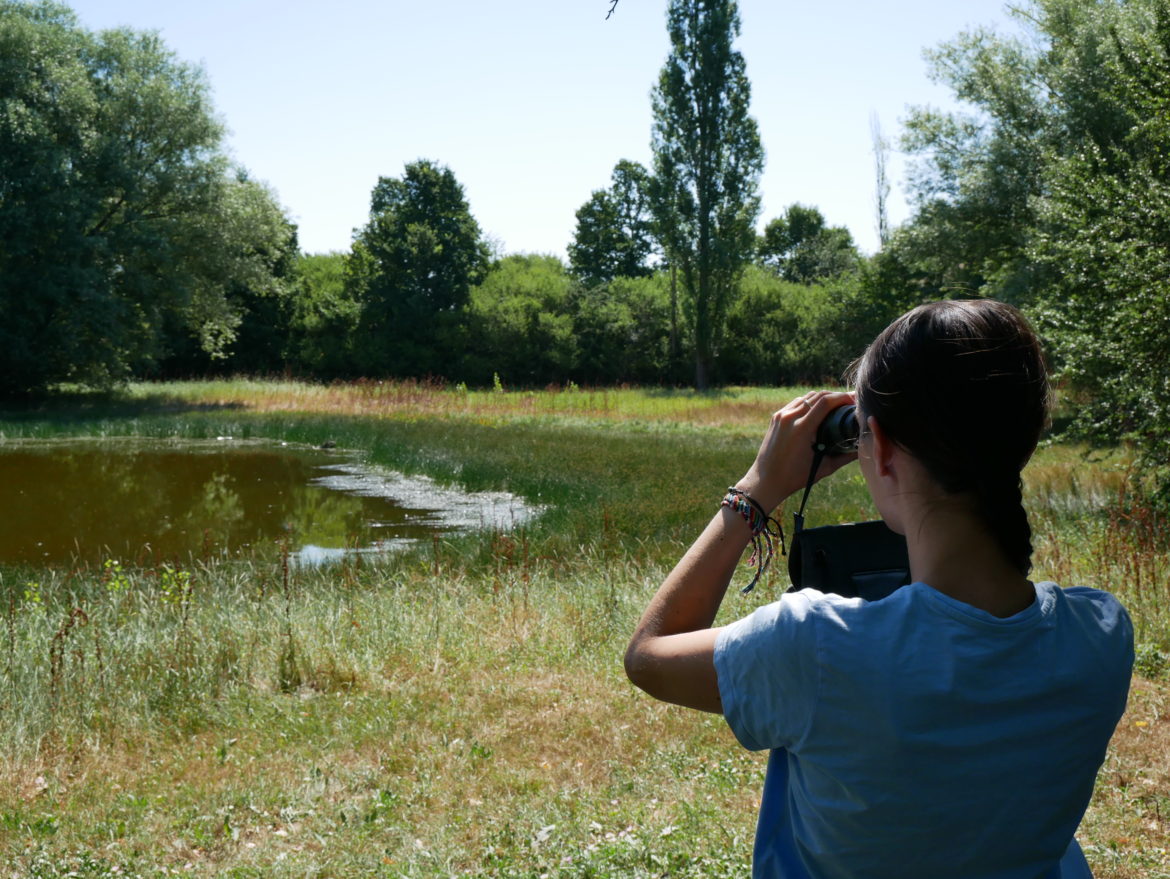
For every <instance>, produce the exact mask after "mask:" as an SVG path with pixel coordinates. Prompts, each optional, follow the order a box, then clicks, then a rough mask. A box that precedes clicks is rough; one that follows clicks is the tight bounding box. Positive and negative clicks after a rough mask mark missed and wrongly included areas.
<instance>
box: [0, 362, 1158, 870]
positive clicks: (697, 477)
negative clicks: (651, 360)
mask: <svg viewBox="0 0 1170 879" xmlns="http://www.w3.org/2000/svg"><path fill="white" fill-rule="evenodd" d="M396 394H397V395H400V396H399V398H398V399H397V401H396V402H392V398H394V395H396ZM410 394H417V395H418V399H417V400H415V401H414V402H411V401H410V399H409V395H410ZM461 394H463V392H462V391H460V390H458V389H447V388H430V387H426V386H412V385H399V386H391V387H390V388H389V389H388V390H381V391H379V390H374V389H371V388H367V387H364V386H360V385H359V386H354V387H351V386H305V385H285V384H275V385H270V384H255V385H248V384H243V383H227V384H194V385H187V386H174V385H171V386H160V387H153V386H152V387H149V388H147V387H144V386H140V387H135V388H133V389H132V392H131V394H130V395H128V396H126V397H120V398H117V399H106V400H105V401H103V402H101V403H99V404H93V403H92V401H89V402H87V401H86V400H76V401H73V403H72V404H71V405H68V406H64V405H62V406H59V407H57V408H55V409H49V410H41V411H31V412H30V411H25V412H20V413H10V415H9V417H8V418H6V419H3V420H0V432H2V433H3V435H4V436H5V437H9V438H11V437H14V436H27V437H44V436H51V435H103V436H119V435H129V434H137V435H149V436H189V437H206V436H216V435H232V436H238V437H251V436H268V437H272V438H279V439H283V440H287V441H292V442H306V443H314V444H319V443H321V442H323V441H325V440H333V441H335V442H337V443H338V444H339V445H341V446H344V447H348V448H355V449H362V450H365V452H366V453H367V455H368V456H369V458H370V459H371V461H372V462H373V463H378V464H383V465H386V466H394V467H396V468H398V469H402V470H406V471H408V472H421V473H427V474H428V475H431V476H433V477H436V478H439V479H442V480H447V481H457V482H460V483H461V484H464V485H466V486H468V487H469V488H473V489H475V488H507V489H509V490H512V491H515V492H517V493H519V494H522V495H524V496H525V497H527V498H529V499H531V500H534V501H537V502H539V503H541V504H542V505H544V506H546V507H547V509H548V512H547V513H546V514H545V515H544V516H543V517H542V518H541V519H540V520H539V521H537V522H535V523H531V524H529V525H526V526H525V527H524V528H523V529H519V530H516V531H512V532H504V531H496V532H483V533H479V534H473V535H466V536H453V537H444V538H442V539H440V540H437V541H435V542H433V543H431V544H428V545H423V546H421V547H419V548H418V549H417V550H415V551H412V552H408V553H404V554H400V555H396V556H392V557H388V558H385V559H380V560H373V559H370V558H368V557H361V556H355V557H352V558H349V559H346V560H344V561H342V562H340V563H338V564H336V565H333V566H326V567H323V568H318V569H306V568H295V567H290V566H289V565H288V561H287V552H286V550H287V548H285V547H281V546H278V545H276V544H273V545H271V546H268V547H259V548H256V549H254V550H253V551H252V553H251V554H250V555H249V556H247V557H245V558H239V559H234V560H227V559H225V558H224V557H223V556H222V555H221V554H218V553H216V552H215V551H214V549H215V548H214V547H208V548H207V549H206V550H205V551H204V552H203V553H201V554H199V555H197V556H196V557H192V558H189V559H176V560H168V561H165V562H163V561H153V562H151V563H149V564H148V565H147V566H144V567H135V566H132V565H130V564H128V563H126V562H125V561H124V560H117V559H109V560H105V561H104V562H103V563H102V564H91V565H88V566H87V565H83V564H78V565H75V566H73V567H71V568H69V569H33V568H26V569H4V570H0V615H2V616H3V626H2V628H0V635H2V640H0V646H2V652H3V658H2V662H0V782H3V783H4V784H3V788H2V790H0V862H3V863H5V864H7V865H9V866H10V869H11V871H12V872H13V873H14V875H29V876H44V877H58V876H61V877H63V876H66V875H80V876H115V875H117V876H134V875H139V876H164V875H174V874H182V875H195V876H239V877H244V876H256V877H259V876H266V877H267V876H277V877H279V876H321V877H324V876H386V877H390V876H395V877H397V876H411V877H413V876H419V877H422V876H449V875H477V876H500V877H504V876H524V877H528V876H532V877H535V876H541V875H548V876H564V877H587V876H588V877H619V876H620V877H625V876H647V877H648V876H664V875H669V876H695V877H699V876H715V877H718V876H741V875H744V874H745V871H746V864H747V863H748V860H749V857H750V841H751V838H752V832H753V827H754V820H755V808H756V805H757V798H758V796H759V791H760V783H761V780H762V774H763V769H764V764H763V762H762V758H761V757H759V756H758V755H751V754H747V753H745V752H743V751H742V750H741V749H739V748H738V746H736V745H735V743H734V740H733V739H732V737H731V735H730V733H729V732H728V731H727V730H726V728H725V726H724V725H723V724H722V722H721V721H718V720H717V719H713V718H708V717H702V716H698V715H696V714H694V713H690V712H685V711H681V710H676V709H673V708H670V707H666V706H662V705H659V704H656V703H654V702H652V701H651V700H649V699H646V698H643V697H642V696H640V695H639V694H637V693H636V692H634V691H633V690H632V688H630V687H629V686H628V685H627V684H626V682H625V680H624V676H623V674H622V671H621V667H620V656H621V651H622V647H623V646H624V642H625V639H626V637H627V636H628V633H629V631H630V630H631V628H632V625H633V623H634V621H635V620H636V618H637V616H638V614H639V613H640V610H641V608H642V606H643V605H644V603H645V601H646V599H647V598H648V597H649V595H650V594H651V593H652V591H653V589H654V588H655V587H656V586H657V584H658V583H659V582H660V581H661V579H662V577H663V576H664V575H665V573H666V571H667V570H668V569H669V566H670V565H671V564H672V563H673V561H674V560H675V559H676V558H677V557H678V555H679V554H680V553H681V551H682V549H683V548H684V547H685V545H686V543H687V542H689V540H690V539H692V537H693V536H694V534H695V533H697V531H698V529H699V528H700V527H701V526H702V523H703V522H705V521H706V520H707V519H708V518H709V517H710V515H711V514H712V512H713V510H714V508H715V507H716V506H717V504H718V498H719V496H720V495H721V493H722V490H723V488H724V487H725V486H726V485H727V484H728V483H729V481H731V480H733V479H734V478H736V477H737V476H738V475H739V473H740V472H742V471H743V470H744V469H745V468H746V467H747V465H748V464H749V463H750V461H751V459H752V457H753V455H754V453H755V448H756V444H757V442H758V436H757V435H758V434H759V432H760V430H761V429H762V425H763V423H764V421H765V420H766V416H767V414H768V412H770V411H771V409H773V408H775V407H776V406H777V405H779V403H781V402H783V400H785V399H787V398H788V397H789V396H791V392H789V391H769V390H750V391H749V390H743V391H735V392H730V393H728V394H725V395H709V396H703V395H694V394H687V393H679V394H669V393H666V394H657V393H649V392H638V391H633V390H615V391H593V392H589V391H565V390H559V391H556V392H551V391H550V392H548V393H547V394H528V393H527V392H524V393H521V394H516V395H513V394H511V393H502V394H495V395H493V394H492V393H491V392H485V393H483V394H481V395H479V396H476V397H471V402H470V403H467V404H466V405H467V408H466V409H460V408H459V405H460V404H459V400H460V395H461ZM589 394H593V395H594V396H593V399H592V401H591V402H589V403H588V405H584V404H582V405H580V406H579V407H577V408H571V406H570V404H569V403H565V402H562V398H567V397H573V396H574V395H581V396H583V397H585V398H588V395H589ZM330 395H333V396H330ZM466 396H470V395H466ZM526 397H532V398H533V401H532V402H531V403H528V402H526V401H525V399H524V398H526ZM367 398H368V399H370V400H372V401H373V402H370V403H369V411H364V410H363V409H362V408H361V407H363V406H365V405H366V403H364V402H362V401H364V400H366V399H367ZM313 399H316V400H317V402H316V403H313V402H311V400H313ZM298 400H299V401H300V402H297V401H298ZM732 404H734V406H739V405H742V406H743V407H745V408H744V409H743V411H740V410H738V409H735V408H728V407H729V406H731V405H732ZM572 405H574V406H575V405H576V404H575V403H574V404H572ZM558 406H563V407H565V408H563V409H559V410H558V409H556V407H558ZM297 407H302V408H297ZM330 407H333V408H330ZM749 410H750V411H749ZM851 471H852V472H851ZM1026 476H1027V479H1026V482H1027V499H1028V501H1029V504H1030V507H1031V509H1032V512H1033V520H1034V523H1035V525H1036V532H1037V534H1036V542H1037V555H1036V564H1037V571H1036V575H1037V576H1041V577H1047V578H1051V579H1056V580H1058V581H1060V582H1063V583H1071V582H1080V583H1084V584H1087V585H1096V586H1101V587H1103V588H1108V589H1112V590H1113V591H1115V592H1118V593H1119V594H1120V595H1121V596H1122V597H1123V600H1125V601H1126V602H1127V604H1129V606H1130V607H1131V609H1133V610H1134V612H1135V618H1136V619H1137V620H1138V624H1139V634H1140V637H1141V639H1142V642H1143V644H1144V645H1146V654H1147V656H1148V657H1151V660H1150V662H1151V663H1153V662H1154V658H1156V657H1157V656H1159V655H1161V654H1160V653H1159V651H1164V650H1166V648H1167V647H1168V646H1170V644H1168V639H1167V632H1168V631H1170V626H1168V623H1167V607H1168V606H1170V596H1167V595H1166V593H1165V591H1164V589H1165V584H1166V576H1165V574H1166V567H1165V566H1166V552H1165V546H1164V544H1163V541H1164V530H1163V524H1162V523H1161V521H1160V520H1158V519H1157V518H1156V517H1154V516H1153V514H1152V513H1151V512H1149V511H1148V510H1146V508H1145V507H1143V506H1142V505H1141V504H1140V503H1138V502H1137V501H1136V500H1135V498H1134V497H1133V496H1132V495H1131V494H1129V493H1128V491H1129V486H1130V485H1131V483H1130V481H1129V474H1128V470H1127V460H1126V458H1125V456H1124V455H1123V454H1121V453H1119V452H1115V453H1110V454H1109V455H1106V456H1104V457H1102V456H1097V457H1095V458H1092V457H1086V452H1085V450H1082V449H1077V448H1072V447H1068V446H1054V447H1050V448H1046V449H1044V450H1042V451H1041V452H1040V453H1039V455H1038V457H1037V460H1036V462H1035V463H1034V464H1033V465H1032V466H1031V467H1030V468H1029V470H1028V472H1027V474H1026ZM872 515H873V513H872V510H871V509H870V507H869V502H868V499H867V495H866V493H865V489H864V485H863V482H862V480H861V478H860V476H859V475H858V474H857V473H856V472H855V468H846V469H845V470H843V471H841V472H839V473H838V474H835V475H834V476H833V477H832V478H831V479H830V480H829V481H828V482H827V483H826V484H825V485H823V486H822V487H819V488H818V489H817V490H816V492H815V493H814V495H813V498H812V500H811V501H810V508H809V518H810V522H811V523H813V524H821V523H827V522H831V521H842V520H854V519H858V518H865V517H869V516H872ZM744 576H745V577H746V576H747V574H746V572H745V574H744ZM786 586H787V581H786V579H785V578H784V576H783V574H782V572H781V571H777V572H774V574H773V575H772V576H771V577H770V578H768V580H767V581H766V582H765V583H764V584H763V585H762V587H761V588H758V589H757V592H756V593H753V595H752V596H751V597H750V598H742V597H740V596H738V595H736V594H734V593H733V594H732V595H731V596H729V598H728V600H727V602H726V604H725V607H724V609H723V611H722V614H721V620H720V621H730V620H731V619H734V618H736V617H738V616H740V615H742V614H744V613H747V612H749V611H750V610H751V609H753V608H754V607H756V606H757V605H758V604H760V603H763V602H766V601H770V600H773V599H774V598H775V597H777V596H778V595H779V593H780V592H781V591H782V590H783V589H784V588H785V587H786ZM1150 669H1151V670H1154V666H1153V664H1151V665H1150ZM1141 686H1142V687H1144V688H1146V689H1144V690H1142V691H1141V693H1144V694H1145V695H1141V694H1136V695H1135V697H1134V699H1133V701H1132V705H1133V706H1134V707H1133V708H1131V711H1140V712H1143V713H1141V714H1140V715H1138V714H1135V715H1133V718H1132V720H1127V721H1125V722H1123V727H1124V729H1123V730H1122V731H1121V732H1119V740H1120V741H1121V742H1122V746H1121V747H1122V750H1117V749H1115V750H1114V751H1113V752H1111V757H1110V763H1108V764H1107V768H1106V772H1105V774H1104V775H1103V783H1102V784H1101V785H1099V795H1098V798H1097V800H1096V801H1095V804H1094V807H1093V809H1094V811H1092V812H1091V813H1090V818H1089V820H1088V821H1087V822H1086V825H1085V827H1084V829H1083V832H1082V840H1083V842H1084V843H1085V845H1086V847H1087V848H1088V850H1089V855H1090V859H1091V860H1092V861H1093V864H1094V867H1095V869H1096V874H1097V875H1098V876H1106V877H1107V876H1113V877H1129V876H1139V875H1141V876H1156V875H1159V873H1158V871H1162V873H1166V872H1168V871H1170V866H1168V859H1167V857H1166V855H1165V850H1166V849H1167V848H1168V847H1170V846H1167V838H1166V837H1167V833H1166V825H1165V824H1164V823H1162V824H1156V826H1151V824H1150V821H1152V820H1154V819H1153V818H1151V817H1150V816H1152V815H1154V814H1155V813H1156V810H1157V809H1158V808H1160V806H1159V803H1160V802H1161V801H1160V800H1158V799H1157V797H1162V798H1163V799H1165V798H1167V797H1170V772H1168V771H1167V769H1166V767H1165V765H1164V763H1159V762H1158V761H1157V759H1156V758H1155V757H1154V756H1152V755H1154V754H1164V753H1165V752H1167V751H1168V750H1170V747H1167V746H1170V737H1168V736H1167V734H1166V730H1165V729H1164V728H1163V727H1166V726H1170V723H1167V722H1165V721H1163V720H1161V718H1162V717H1163V716H1164V713H1163V712H1162V709H1160V708H1159V707H1158V705H1159V704H1160V703H1158V702H1157V699H1158V698H1161V696H1160V694H1162V693H1164V692H1165V691H1164V689H1161V688H1160V685H1158V684H1153V683H1143V684H1142V685H1141ZM1138 723H1142V724H1144V725H1143V726H1136V725H1133V724H1138ZM1138 778H1143V779H1146V780H1147V781H1148V782H1149V783H1148V784H1147V783H1146V781H1142V782H1140V783H1139V782H1137V781H1135V779H1138ZM1150 797H1153V799H1149V798H1150ZM1168 802H1170V801H1168ZM1159 848H1161V849H1162V852H1161V854H1159V853H1158V850H1159Z"/></svg>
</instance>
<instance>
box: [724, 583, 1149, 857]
mask: <svg viewBox="0 0 1170 879" xmlns="http://www.w3.org/2000/svg"><path fill="white" fill-rule="evenodd" d="M1132 666H1133V628H1132V625H1131V623H1130V620H1129V616H1128V614H1127V613H1126V612H1125V609H1124V608H1123V607H1122V606H1121V605H1120V604H1119V603H1118V602H1117V600H1116V599H1114V598H1113V597H1112V596H1111V595H1109V594H1107V593H1104V592H1100V591H1098V590H1095V589H1087V588H1071V589H1061V588H1060V587H1059V586H1057V585H1056V584H1054V583H1037V584H1036V601H1034V602H1033V603H1032V604H1031V605H1030V606H1029V607H1028V608H1027V609H1025V610H1024V611H1022V612H1021V613H1018V614H1016V615H1014V616H1011V617H1008V618H1006V619H1000V618H998V617H995V616H993V615H992V614H989V613H987V612H985V611H982V610H979V609H977V608H974V607H971V606H970V605H967V604H964V603H962V602H960V601H956V600H954V599H952V598H949V597H948V596H946V595H943V594H942V593H941V592H938V591H936V590H935V589H932V588H931V587H929V586H927V585H925V584H923V583H912V584H911V585H909V586H904V587H902V588H901V589H899V590H897V591H896V592H894V593H893V594H892V595H890V596H889V597H888V598H885V599H883V600H881V601H875V602H870V603H866V602H864V601H862V600H860V599H846V598H840V597H839V596H835V595H825V594H822V593H820V592H816V591H814V590H804V591H802V592H794V593H789V594H787V595H785V596H784V597H783V598H782V599H781V600H780V601H777V602H774V603H772V604H769V605H767V606H765V607H762V608H760V609H759V610H757V611H756V612H755V613H753V614H751V615H750V616H748V617H746V618H744V619H742V620H740V621H738V622H736V623H734V624H732V625H731V626H728V627H727V628H726V629H725V630H724V631H723V632H722V633H721V634H720V636H719V639H718V641H717V643H716V646H715V669H716V673H717V675H718V679H719V693H720V696H721V698H722V700H723V713H724V716H725V717H726V718H727V722H728V724H729V725H730V726H731V729H732V731H733V732H734V733H735V735H736V738H738V739H739V741H740V742H741V743H742V744H743V745H744V746H745V747H747V748H750V749H752V750H760V749H765V748H769V749H772V754H771V757H770V760H769V763H768V773H767V777H766V781H765V784H764V794H763V797H762V798H761V807H760V816H759V824H758V828H757V832H756V846H755V854H754V857H753V875H754V876H756V877H784V879H881V877H891V879H941V877H946V879H1042V877H1044V879H1047V877H1052V879H1056V877H1060V876H1061V871H1060V869H1059V868H1058V867H1057V863H1058V861H1059V860H1060V859H1061V857H1062V856H1063V855H1064V854H1065V851H1066V849H1067V848H1068V847H1069V844H1070V841H1071V840H1072V838H1073V833H1074V832H1075V830H1076V828H1077V825H1078V824H1079V823H1080V820H1081V816H1082V815H1083V814H1084V811H1085V809H1086V807H1087V806H1088V803H1089V797H1090V795H1091V793H1092V790H1093V783H1094V781H1095V779H1096V773H1097V769H1098V768H1099V767H1100V765H1101V763H1102V761H1103V760H1104V758H1105V748H1106V745H1107V744H1108V742H1109V738H1110V736H1111V735H1112V734H1113V730H1114V727H1115V726H1116V725H1117V721H1118V719H1119V718H1120V717H1121V714H1122V712H1123V711H1124V710H1125V701H1126V697H1127V694H1128V691H1129V679H1130V672H1131V669H1132Z"/></svg>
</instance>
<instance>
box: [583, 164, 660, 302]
mask: <svg viewBox="0 0 1170 879" xmlns="http://www.w3.org/2000/svg"><path fill="white" fill-rule="evenodd" d="M649 186H650V176H649V174H648V173H647V172H646V169H645V168H643V167H642V166H641V165H640V164H638V163H637V162H631V161H629V160H628V159H622V160H621V161H620V162H618V163H617V164H616V165H615V166H614V169H613V176H612V178H611V183H610V186H609V188H608V189H597V190H594V192H593V194H592V195H591V196H590V197H589V201H587V202H585V204H583V205H581V207H580V208H578V210H577V229H576V231H575V232H574V234H573V240H572V241H571V242H570V243H569V265H571V266H572V268H573V274H575V275H576V276H577V277H578V278H580V279H581V281H582V282H583V283H585V284H586V285H587V286H590V287H592V286H596V285H598V284H603V283H605V282H607V281H612V280H613V279H614V278H619V277H622V278H640V277H645V276H647V275H650V274H651V273H652V272H653V269H651V267H650V266H649V264H648V260H649V258H650V255H651V253H652V252H653V250H654V239H653V236H652V234H651V222H652V218H651V213H650V202H649Z"/></svg>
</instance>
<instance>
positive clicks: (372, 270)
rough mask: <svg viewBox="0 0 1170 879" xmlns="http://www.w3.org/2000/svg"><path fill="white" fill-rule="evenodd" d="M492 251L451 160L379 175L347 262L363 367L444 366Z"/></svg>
mask: <svg viewBox="0 0 1170 879" xmlns="http://www.w3.org/2000/svg"><path fill="white" fill-rule="evenodd" d="M487 258H488V253H487V246H486V245H485V243H484V242H483V239H482V236H481V234H480V229H479V224H478V223H476V221H475V218H474V217H473V216H472V215H471V210H470V208H469V207H468V204H467V200H466V198H465V197H464V194H463V187H462V185H460V183H459V182H458V181H457V180H456V179H455V175H454V174H453V173H452V172H451V170H450V169H449V168H446V167H444V166H442V165H439V164H437V163H435V162H432V161H429V160H419V161H417V162H411V163H408V164H407V165H406V169H405V171H404V172H403V175H402V177H401V178H391V177H381V178H379V179H378V183H377V185H376V186H375V187H374V189H373V192H372V193H371V196H370V219H369V222H368V223H367V224H366V225H365V227H363V228H362V229H361V230H360V231H359V232H358V233H357V236H356V238H355V239H354V244H353V255H352V256H351V257H350V259H349V261H348V263H347V266H346V287H347V290H348V293H349V296H350V297H351V298H352V299H354V300H355V301H357V302H358V303H360V305H361V317H360V319H359V322H358V328H357V337H356V340H355V346H354V355H355V360H356V364H357V366H358V368H359V369H361V370H363V371H364V372H366V373H367V374H397V375H420V374H422V375H425V374H428V373H433V374H436V375H439V374H442V373H443V371H444V366H445V365H446V364H445V363H444V362H443V361H442V358H441V357H440V356H438V351H440V350H442V349H444V348H445V347H447V345H446V344H445V343H449V335H450V334H451V333H452V332H453V331H454V330H455V328H456V327H457V326H458V323H459V310H460V309H461V308H462V307H463V306H464V305H466V304H467V301H468V296H469V293H470V290H471V287H472V285H473V284H475V283H476V282H477V281H478V280H479V279H480V278H481V277H482V275H483V271H484V269H485V268H486V267H487Z"/></svg>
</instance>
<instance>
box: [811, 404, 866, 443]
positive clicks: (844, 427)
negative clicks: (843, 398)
mask: <svg viewBox="0 0 1170 879" xmlns="http://www.w3.org/2000/svg"><path fill="white" fill-rule="evenodd" d="M859 436H861V426H860V425H859V424H858V423H857V407H856V406H853V405H848V406H838V407H837V408H836V409H834V410H833V411H832V412H830V413H829V417H828V418H826V419H825V420H824V421H822V422H821V424H820V427H818V428H817V447H818V448H820V449H823V450H824V453H825V454H826V455H847V454H849V453H851V452H856V451H857V439H858V437H859Z"/></svg>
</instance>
